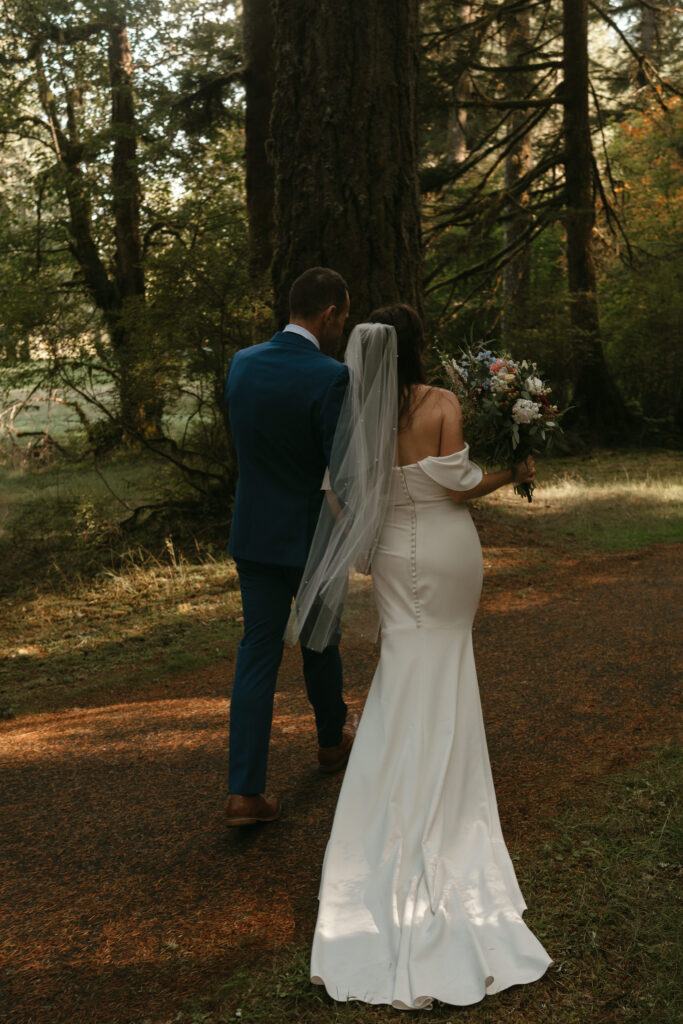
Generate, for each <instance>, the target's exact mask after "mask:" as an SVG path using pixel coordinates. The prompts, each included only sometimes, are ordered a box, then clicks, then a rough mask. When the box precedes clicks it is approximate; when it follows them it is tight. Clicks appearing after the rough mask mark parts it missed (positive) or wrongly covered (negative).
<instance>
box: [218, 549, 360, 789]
mask: <svg viewBox="0 0 683 1024" xmlns="http://www.w3.org/2000/svg"><path fill="white" fill-rule="evenodd" d="M235 564H236V566H237V572H238V575H239V580H240V590H241V592H242V613H243V615H244V636H243V637H242V640H241V641H240V645H239V650H238V652H237V664H236V666H235V678H234V682H233V687H232V698H231V702H230V766H229V779H228V783H229V791H230V792H231V793H243V794H250V793H263V792H265V788H266V769H267V765H268V745H269V742H270V729H271V724H272V720H273V698H274V696H275V686H276V682H277V673H278V669H279V667H280V662H281V661H282V652H283V647H284V641H283V637H284V633H285V628H286V626H287V620H288V619H289V612H290V607H291V603H292V598H293V597H294V595H295V594H296V592H297V590H298V589H299V583H300V582H301V576H302V574H303V568H298V567H296V566H282V565H266V564H263V563H261V562H252V561H247V560H246V559H241V558H236V559H235ZM301 653H302V655H303V668H304V680H305V683H306V693H307V695H308V699H309V701H310V702H311V704H312V706H313V711H314V714H315V724H316V729H317V733H318V743H319V744H320V746H322V747H333V746H336V744H337V743H340V742H341V738H342V727H343V725H344V722H345V721H346V704H345V703H344V700H343V699H342V666H341V658H340V656H339V646H338V643H334V644H331V645H330V646H329V647H326V648H325V650H324V651H321V652H320V653H319V652H318V651H313V650H311V649H310V648H308V647H303V646H302V648H301Z"/></svg>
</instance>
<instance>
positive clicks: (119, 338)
mask: <svg viewBox="0 0 683 1024" xmlns="http://www.w3.org/2000/svg"><path fill="white" fill-rule="evenodd" d="M78 30H79V26H76V27H75V28H74V29H72V35H73V37H74V38H75V39H79V38H81V35H84V36H85V37H87V38H91V37H92V36H94V35H106V39H107V52H108V68H109V84H110V90H111V101H112V106H111V120H110V125H111V136H112V140H113V145H112V149H113V154H112V165H111V185H112V220H113V226H114V239H115V244H114V254H113V255H114V258H113V261H111V262H112V264H113V269H112V270H110V268H109V266H108V262H109V261H108V260H107V259H106V258H105V256H104V255H103V253H102V252H101V251H100V248H99V246H98V244H97V241H96V240H95V236H94V232H93V226H92V197H91V195H90V190H89V185H88V182H87V180H86V175H85V174H84V172H83V167H82V162H83V159H84V151H85V150H84V146H83V144H82V141H81V139H80V137H79V129H78V118H77V111H76V101H75V96H76V93H77V90H75V89H71V90H70V91H68V94H67V102H66V123H64V124H63V123H61V121H60V117H59V113H58V108H57V104H56V102H55V99H54V96H53V94H52V90H51V88H50V84H49V82H48V80H47V77H46V73H45V68H44V65H43V60H42V53H41V48H40V46H36V48H35V53H34V63H35V68H36V80H37V83H38V91H39V96H40V101H41V105H42V108H43V111H44V113H45V115H46V118H47V120H48V123H49V126H50V131H51V134H52V139H53V144H54V149H55V154H56V157H57V162H58V165H59V167H60V170H61V175H62V179H61V180H62V184H63V187H64V192H65V195H66V201H67V205H68V209H69V222H68V239H69V249H70V251H71V254H72V256H73V258H74V260H75V261H76V263H77V265H78V267H79V270H80V272H81V274H82V276H83V281H84V282H85V285H86V288H87V289H88V292H89V293H90V296H91V298H92V301H93V302H94V304H95V306H96V307H97V308H98V309H99V310H100V312H101V313H102V316H103V319H104V321H105V323H106V325H107V330H108V333H109V336H110V339H111V345H112V349H113V352H114V356H115V359H116V364H117V369H118V376H119V381H118V393H119V406H120V418H121V422H122V425H123V427H124V429H125V430H126V431H127V432H129V433H130V434H131V435H132V436H134V435H136V434H143V435H145V436H147V437H152V436H156V435H157V434H158V433H159V432H160V428H161V413H162V408H163V406H162V399H161V397H160V394H159V393H158V392H157V389H156V386H155V379H156V371H157V368H156V367H155V366H154V365H153V361H152V360H151V359H150V357H149V346H148V344H147V339H143V338H140V337H139V331H136V320H137V319H138V316H137V314H139V312H140V307H141V305H142V304H143V303H144V300H145V278H144V270H143V266H142V250H141V244H140V182H139V177H138V171H137V159H136V148H137V147H136V125H135V105H134V94H133V61H132V57H131V52H130V46H129V42H128V34H127V30H126V26H125V23H124V22H123V21H117V20H114V21H109V22H107V23H106V24H104V23H96V24H92V25H87V26H81V30H82V32H81V33H80V34H79V31H78Z"/></svg>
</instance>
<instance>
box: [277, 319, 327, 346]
mask: <svg viewBox="0 0 683 1024" xmlns="http://www.w3.org/2000/svg"><path fill="white" fill-rule="evenodd" d="M285 330H286V331H290V332H291V333H292V334H300V335H301V337H302V338H306V340H307V341H312V342H313V344H314V345H315V347H316V348H318V349H319V348H320V342H319V341H318V339H317V338H316V336H315V334H311V332H310V331H307V330H306V328H305V327H301V326H300V324H287V326H286V327H285Z"/></svg>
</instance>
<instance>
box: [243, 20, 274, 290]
mask: <svg viewBox="0 0 683 1024" xmlns="http://www.w3.org/2000/svg"><path fill="white" fill-rule="evenodd" d="M273 30H274V26H273V14H272V10H271V0H244V8H243V14H242V34H243V37H244V84H245V92H246V118H245V131H246V153H245V155H246V172H247V173H246V185H247V213H248V217H249V264H250V271H251V275H252V277H253V278H254V280H256V281H258V280H259V279H260V278H261V277H262V275H263V274H264V273H265V272H266V271H267V270H268V268H269V267H270V262H271V259H272V256H273V202H274V189H273V167H272V164H271V163H270V160H269V158H268V149H269V139H270V115H271V109H272V102H273V83H274V70H275V66H274V50H273Z"/></svg>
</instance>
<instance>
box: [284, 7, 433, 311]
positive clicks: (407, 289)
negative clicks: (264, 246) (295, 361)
mask: <svg viewBox="0 0 683 1024" xmlns="http://www.w3.org/2000/svg"><path fill="white" fill-rule="evenodd" d="M418 6H419V5H418V0H402V2H401V3H400V4H389V3H387V2H386V0H364V2H363V3H358V2H357V0H274V2H273V14H274V24H275V39H274V44H275V54H276V74H275V93H274V99H273V113H272V118H271V131H272V138H273V163H274V171H275V182H276V195H275V231H276V235H275V252H274V259H273V284H274V290H275V312H276V317H277V320H278V322H279V323H284V322H286V319H287V315H288V293H289V288H290V286H291V284H292V282H293V280H294V279H295V278H296V277H297V276H298V275H299V274H300V273H302V271H304V270H305V269H306V268H307V267H311V266H316V265H326V266H330V267H332V268H334V269H335V270H337V271H339V273H341V274H342V275H343V276H344V277H345V278H346V281H347V282H348V285H349V290H350V293H351V320H352V321H353V322H358V321H360V320H362V319H363V318H364V317H365V316H367V315H368V314H369V313H370V312H371V310H372V309H373V308H375V307H377V306H379V305H382V304H385V303H388V302H396V301H400V300H402V301H404V302H409V303H411V304H412V305H414V306H416V307H417V308H418V309H420V308H421V305H422V287H421V245H420V219H419V203H418V178H417V159H418V146H417V113H418V109H417V79H418V66H419V46H418Z"/></svg>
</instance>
